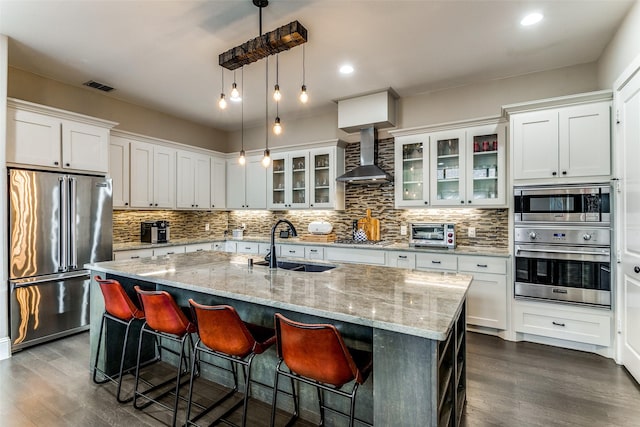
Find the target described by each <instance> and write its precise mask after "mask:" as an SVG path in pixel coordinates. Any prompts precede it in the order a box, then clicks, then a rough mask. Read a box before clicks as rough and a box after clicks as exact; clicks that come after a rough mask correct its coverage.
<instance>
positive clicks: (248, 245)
mask: <svg viewBox="0 0 640 427" xmlns="http://www.w3.org/2000/svg"><path fill="white" fill-rule="evenodd" d="M236 252H237V253H239V254H258V253H260V244H259V243H258V242H236Z"/></svg>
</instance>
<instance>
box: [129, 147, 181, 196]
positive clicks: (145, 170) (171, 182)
mask: <svg viewBox="0 0 640 427" xmlns="http://www.w3.org/2000/svg"><path fill="white" fill-rule="evenodd" d="M130 160H131V206H132V207H137V208H150V207H153V208H165V209H173V208H174V207H175V195H176V150H175V149H173V148H169V147H164V146H161V145H155V144H150V143H147V142H141V141H132V142H131V155H130Z"/></svg>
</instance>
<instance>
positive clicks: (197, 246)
mask: <svg viewBox="0 0 640 427" xmlns="http://www.w3.org/2000/svg"><path fill="white" fill-rule="evenodd" d="M212 248H213V246H212V244H211V243H194V244H192V245H185V247H184V251H185V252H186V253H189V252H204V251H210V250H211V249H212Z"/></svg>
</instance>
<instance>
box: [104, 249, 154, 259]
mask: <svg viewBox="0 0 640 427" xmlns="http://www.w3.org/2000/svg"><path fill="white" fill-rule="evenodd" d="M151 256H153V249H133V250H130V251H118V252H114V253H113V260H114V261H120V260H123V259H139V258H148V257H151Z"/></svg>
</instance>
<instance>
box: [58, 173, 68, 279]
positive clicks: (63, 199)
mask: <svg viewBox="0 0 640 427" xmlns="http://www.w3.org/2000/svg"><path fill="white" fill-rule="evenodd" d="M67 179H68V178H67V177H66V176H61V177H60V178H58V181H60V248H59V252H58V254H59V257H58V259H59V260H60V265H59V266H58V271H67V266H68V265H69V261H68V252H67V251H68V249H67V248H68V247H69V230H68V224H69V221H68V218H69V212H68V202H67V201H68V200H69V186H68V185H67V184H68V182H67Z"/></svg>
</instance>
